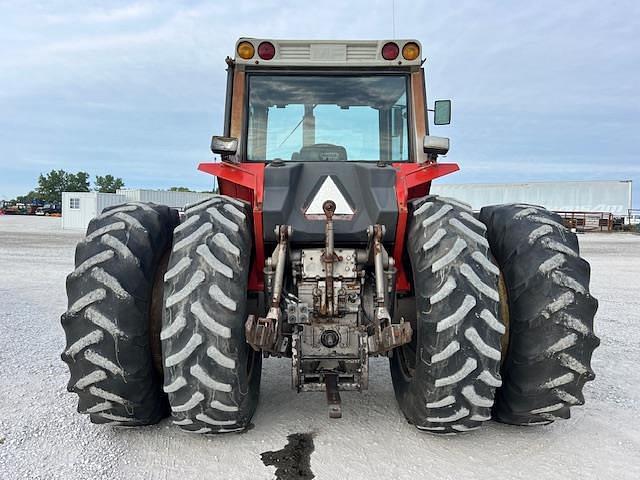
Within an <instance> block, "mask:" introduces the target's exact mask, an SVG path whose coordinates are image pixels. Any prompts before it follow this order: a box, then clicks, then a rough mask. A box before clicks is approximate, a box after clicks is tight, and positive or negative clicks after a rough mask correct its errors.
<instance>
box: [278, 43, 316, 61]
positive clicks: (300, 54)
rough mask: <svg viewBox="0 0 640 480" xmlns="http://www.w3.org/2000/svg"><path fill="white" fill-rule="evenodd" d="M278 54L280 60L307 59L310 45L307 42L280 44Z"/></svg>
mask: <svg viewBox="0 0 640 480" xmlns="http://www.w3.org/2000/svg"><path fill="white" fill-rule="evenodd" d="M278 55H279V57H280V60H309V59H310V58H311V45H310V44H308V43H304V44H298V45H280V51H279V52H278Z"/></svg>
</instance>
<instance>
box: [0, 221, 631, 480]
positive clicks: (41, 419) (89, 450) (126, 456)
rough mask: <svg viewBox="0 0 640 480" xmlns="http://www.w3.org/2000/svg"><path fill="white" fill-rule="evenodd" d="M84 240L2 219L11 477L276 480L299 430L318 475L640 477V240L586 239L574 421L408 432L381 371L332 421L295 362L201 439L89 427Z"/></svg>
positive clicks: (168, 429) (6, 453) (2, 323)
mask: <svg viewBox="0 0 640 480" xmlns="http://www.w3.org/2000/svg"><path fill="white" fill-rule="evenodd" d="M80 238H81V235H80V234H79V233H74V232H67V231H62V230H60V219H55V218H37V217H11V216H0V298H2V302H1V303H0V340H1V342H2V347H1V348H0V478H1V479H11V480H13V479H39V478H43V479H53V478H60V479H65V480H71V479H85V478H96V479H139V478H140V479H165V478H166V479H173V478H180V480H188V479H191V478H194V479H198V480H202V479H234V480H235V479H238V480H240V479H271V478H273V475H274V471H275V467H272V466H269V467H267V466H265V465H264V464H263V463H262V461H261V459H260V454H261V453H262V452H265V451H269V450H279V449H281V448H282V447H283V446H284V445H285V444H286V443H287V436H288V435H290V434H293V433H305V432H311V433H313V434H314V443H315V451H314V452H313V453H312V454H311V470H312V471H313V473H314V474H315V476H316V478H318V479H321V480H324V479H333V478H339V479H343V478H344V477H345V475H349V477H350V478H352V479H356V478H379V479H389V478H394V479H405V478H406V479H409V478H411V479H421V478H439V479H446V478H451V479H461V478H464V479H476V478H477V479H484V478H491V479H494V478H497V477H501V478H510V479H511V478H535V479H546V478H562V479H572V478H576V479H577V478H580V479H588V478H594V479H603V478H616V479H626V478H628V479H637V478H640V433H639V428H638V427H640V421H639V420H638V416H639V414H640V386H639V385H640V369H639V368H638V366H639V365H640V322H639V320H640V316H639V314H638V312H640V296H639V295H638V285H639V283H640V236H634V235H629V234H587V235H581V236H580V243H581V248H582V251H583V253H584V255H585V257H586V258H587V259H588V260H589V261H590V262H591V266H592V293H593V294H594V296H596V297H597V298H598V299H599V301H600V308H599V310H598V314H597V317H596V322H597V325H596V333H597V334H598V335H599V336H600V338H601V339H602V345H601V347H600V348H599V349H598V350H597V351H596V353H595V355H594V360H593V364H594V369H595V371H596V374H597V378H596V380H595V381H594V382H591V383H589V384H587V386H586V388H585V393H586V397H587V404H586V406H584V407H580V408H575V409H574V410H573V417H572V418H571V419H570V420H568V421H564V422H557V423H555V424H552V425H550V426H544V427H535V428H518V427H510V426H507V425H501V424H497V423H494V422H490V423H489V424H488V425H487V426H486V427H484V428H482V429H481V430H479V431H476V432H471V433H470V434H467V435H461V436H456V437H435V436H430V435H427V434H424V433H421V432H419V431H417V430H416V429H414V428H413V427H411V426H410V425H408V424H407V423H406V422H405V421H404V420H403V417H402V414H401V413H400V412H399V410H398V407H397V405H396V402H395V399H394V395H393V388H392V385H391V378H390V375H389V368H388V364H387V362H386V361H384V359H373V360H372V361H371V372H370V375H371V384H370V388H369V391H368V392H365V393H363V394H357V393H345V394H343V395H342V397H343V418H342V419H341V420H333V421H330V420H329V419H328V418H327V408H326V404H325V401H324V395H323V394H302V395H298V394H296V393H294V392H293V391H292V390H291V389H290V361H289V360H287V359H282V360H273V359H269V360H267V361H266V362H265V367H264V371H263V381H262V391H261V403H260V406H259V408H258V411H257V413H256V415H255V417H254V423H255V428H254V429H253V430H250V431H249V432H247V433H244V434H239V435H231V436H222V437H201V436H192V435H188V434H186V433H182V432H181V431H179V430H178V428H177V427H174V426H172V425H171V424H170V422H169V421H168V420H165V421H163V422H162V423H160V424H159V425H156V426H153V427H147V428H140V429H114V428H112V427H99V426H95V425H91V424H90V423H89V421H88V419H87V418H85V417H84V416H81V415H79V414H77V413H76V412H75V408H76V397H75V395H72V394H70V393H67V391H66V388H65V386H66V381H67V373H68V372H67V367H66V365H64V364H63V363H62V361H61V360H60V352H62V349H63V347H64V334H63V332H62V328H61V326H60V319H59V317H60V314H61V313H62V312H63V311H64V309H65V306H66V297H65V290H64V279H65V276H66V275H67V273H69V272H70V271H71V270H72V268H73V254H74V247H75V243H76V242H77V241H78V240H79V239H80Z"/></svg>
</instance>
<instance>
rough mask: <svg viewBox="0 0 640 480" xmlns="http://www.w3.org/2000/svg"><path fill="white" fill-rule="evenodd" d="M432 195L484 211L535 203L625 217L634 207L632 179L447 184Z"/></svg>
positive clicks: (433, 189)
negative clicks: (461, 202)
mask: <svg viewBox="0 0 640 480" xmlns="http://www.w3.org/2000/svg"><path fill="white" fill-rule="evenodd" d="M431 193H434V194H436V195H442V196H447V197H454V198H457V199H459V200H462V201H464V202H466V203H468V204H470V205H471V207H472V208H473V209H474V210H480V209H481V208H482V207H484V206H486V205H497V204H501V203H531V204H534V205H541V206H543V207H546V208H548V209H549V210H553V211H556V212H560V211H561V212H598V213H601V212H603V213H611V214H613V215H614V216H620V217H624V216H627V215H628V212H629V209H630V208H631V180H612V181H584V182H582V181H578V182H569V181H567V182H526V183H504V184H501V183H487V184H446V183H444V184H443V183H438V182H434V183H433V184H432V186H431Z"/></svg>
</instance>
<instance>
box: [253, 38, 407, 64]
mask: <svg viewBox="0 0 640 480" xmlns="http://www.w3.org/2000/svg"><path fill="white" fill-rule="evenodd" d="M258 51H259V50H258ZM399 54H400V47H398V45H396V44H395V43H393V42H389V43H385V44H384V47H382V58H384V59H385V60H395V59H396V58H398V55H399Z"/></svg>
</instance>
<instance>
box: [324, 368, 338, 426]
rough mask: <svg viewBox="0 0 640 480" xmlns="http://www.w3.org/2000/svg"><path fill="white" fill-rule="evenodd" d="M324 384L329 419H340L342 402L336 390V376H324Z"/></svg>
mask: <svg viewBox="0 0 640 480" xmlns="http://www.w3.org/2000/svg"><path fill="white" fill-rule="evenodd" d="M324 384H325V387H326V391H327V405H328V406H329V418H342V400H341V399H340V391H339V390H338V375H336V374H335V373H328V374H325V376H324Z"/></svg>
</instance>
